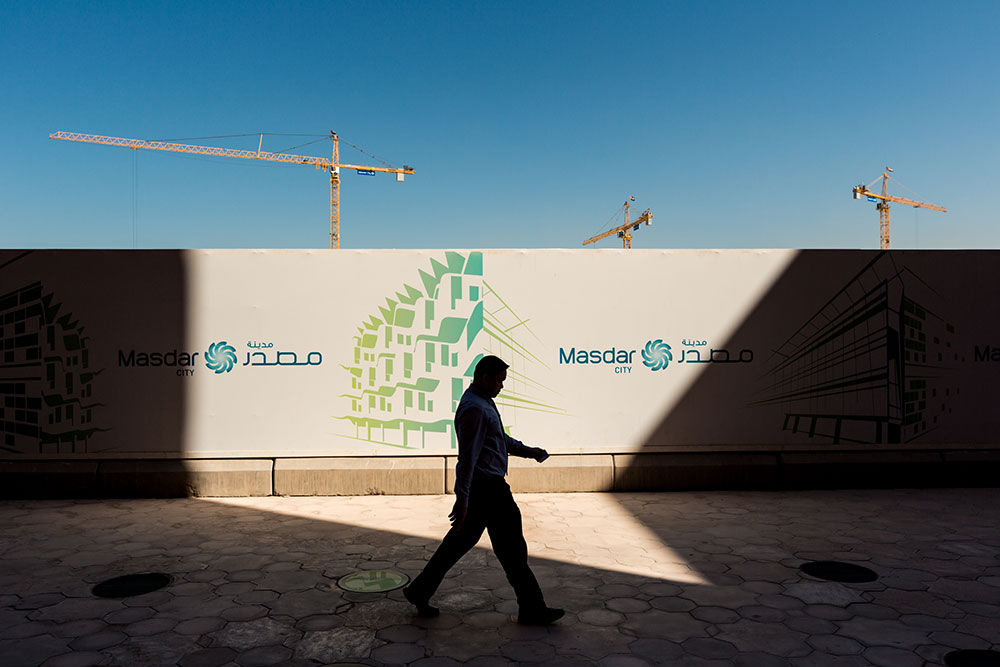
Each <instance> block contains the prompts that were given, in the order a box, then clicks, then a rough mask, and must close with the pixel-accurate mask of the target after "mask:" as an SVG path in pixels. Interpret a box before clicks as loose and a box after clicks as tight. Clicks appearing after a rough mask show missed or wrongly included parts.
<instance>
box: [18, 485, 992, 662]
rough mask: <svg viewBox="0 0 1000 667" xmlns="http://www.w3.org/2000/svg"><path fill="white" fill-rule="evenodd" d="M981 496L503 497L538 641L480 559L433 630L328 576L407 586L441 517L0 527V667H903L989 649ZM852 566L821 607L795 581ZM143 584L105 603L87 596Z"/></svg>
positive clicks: (182, 509) (95, 504)
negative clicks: (810, 564) (860, 569)
mask: <svg viewBox="0 0 1000 667" xmlns="http://www.w3.org/2000/svg"><path fill="white" fill-rule="evenodd" d="M998 500H1000V491H998V490H996V489H968V490H950V489H945V490H900V491H842V492H825V491H824V492H794V493H791V492H789V493H763V492H762V493H735V492H734V493H722V492H720V493H655V494H653V493H651V494H537V495H521V496H518V501H519V503H520V505H521V508H522V512H523V514H524V516H525V532H526V536H527V538H528V542H529V550H530V552H531V554H532V566H533V568H534V570H535V572H536V574H537V575H538V577H539V580H540V581H541V583H542V587H543V589H545V590H546V591H547V595H548V598H549V602H550V604H553V605H555V606H563V607H565V608H566V609H567V610H568V612H569V613H568V614H567V617H566V618H565V619H564V620H563V621H561V622H560V623H559V624H558V625H556V626H553V627H550V628H530V627H522V626H518V625H516V624H514V623H513V622H512V615H513V614H514V613H515V612H516V605H515V603H514V602H513V600H511V597H512V591H511V590H510V588H509V586H508V585H507V583H506V581H505V579H504V577H503V574H502V570H501V569H500V567H499V564H498V563H497V561H496V558H495V557H494V556H493V554H492V552H491V551H489V548H488V547H489V543H488V541H487V540H486V538H484V541H483V543H481V544H480V548H478V549H476V550H475V551H473V552H472V553H470V554H469V555H468V556H466V558H465V559H464V560H463V561H462V562H460V563H459V565H458V566H457V567H456V568H455V570H454V571H453V573H452V574H453V576H451V577H449V578H448V579H446V580H445V583H444V586H443V587H442V589H441V590H440V591H439V593H438V596H437V597H436V598H435V602H436V603H437V604H439V605H440V606H441V608H442V614H441V616H440V617H439V618H436V619H429V620H427V619H420V618H417V617H415V616H413V614H412V607H410V606H409V605H408V604H407V603H405V602H404V601H403V600H402V596H401V594H400V591H398V590H397V591H393V592H390V593H379V594H358V593H346V592H344V591H341V590H339V589H338V588H337V587H336V584H335V582H336V580H337V579H338V578H340V577H341V576H343V575H345V574H348V573H350V572H353V571H357V570H359V569H363V570H366V569H378V568H395V569H398V570H400V571H402V572H405V573H407V574H409V575H411V576H412V575H415V574H416V573H417V572H418V571H419V569H420V568H421V566H422V564H423V562H424V561H425V560H426V558H427V557H428V556H429V554H430V553H431V552H432V550H433V549H434V547H435V546H436V544H437V541H438V539H439V538H440V537H441V535H442V534H443V533H444V531H445V530H446V528H447V522H446V518H445V517H446V515H447V514H448V510H449V509H450V507H451V502H452V498H451V497H446V496H412V497H402V496H395V497H385V496H381V497H378V496H368V497H351V498H254V499H177V500H166V501H164V500H121V501H23V502H12V501H9V502H3V503H0V664H2V665H4V666H6V667H14V666H16V665H32V666H34V665H53V666H55V665H122V666H125V665H173V664H175V663H176V664H179V665H182V666H183V667H196V666H200V665H204V666H210V665H236V664H238V665H242V666H244V667H249V666H251V665H273V664H283V665H322V664H329V663H338V662H352V661H353V662H361V663H364V664H369V665H382V664H411V665H420V666H430V665H455V664H459V663H466V664H470V665H500V664H515V663H541V664H546V665H562V664H575V665H580V664H593V663H598V664H601V665H621V666H626V665H646V664H677V665H705V666H709V665H734V664H735V665H761V666H771V665H775V666H777V665H810V666H812V665H868V664H875V665H893V666H896V665H899V666H902V667H906V666H907V665H922V664H942V662H943V660H942V658H943V655H944V654H945V653H946V652H948V651H951V650H953V649H954V648H965V649H1000V530H998V525H1000V502H998ZM829 559H836V560H843V561H849V562H853V563H858V564H862V565H866V566H868V567H870V568H871V569H873V570H875V571H876V572H877V573H878V574H879V575H880V578H879V579H878V581H876V582H874V583H868V584H838V583H830V582H823V581H819V580H816V579H813V578H810V577H808V576H806V575H804V574H802V573H801V572H800V571H799V570H798V566H799V565H800V564H801V563H803V562H804V561H807V560H829ZM142 571H161V572H166V573H169V574H171V575H173V577H174V580H173V582H172V584H171V585H170V586H168V587H167V588H165V589H163V590H161V591H158V592H154V593H150V594H147V595H144V596H141V597H136V598H127V599H124V600H107V599H101V598H96V597H94V596H93V595H92V594H91V587H92V586H93V585H94V584H95V583H97V582H99V581H102V580H104V579H107V578H110V577H113V576H118V575H121V574H127V573H134V572H142Z"/></svg>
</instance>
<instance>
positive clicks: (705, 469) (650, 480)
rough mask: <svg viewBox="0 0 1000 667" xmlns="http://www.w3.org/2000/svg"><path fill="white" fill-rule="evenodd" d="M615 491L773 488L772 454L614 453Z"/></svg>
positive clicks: (775, 482) (775, 473)
mask: <svg viewBox="0 0 1000 667" xmlns="http://www.w3.org/2000/svg"><path fill="white" fill-rule="evenodd" d="M614 465H615V487H614V489H615V491H667V490H669V491H687V490H694V489H776V488H778V458H777V456H776V455H775V454H772V453H766V452H765V453H730V452H720V453H705V454H701V453H687V452H685V453H663V454H616V455H615V457H614Z"/></svg>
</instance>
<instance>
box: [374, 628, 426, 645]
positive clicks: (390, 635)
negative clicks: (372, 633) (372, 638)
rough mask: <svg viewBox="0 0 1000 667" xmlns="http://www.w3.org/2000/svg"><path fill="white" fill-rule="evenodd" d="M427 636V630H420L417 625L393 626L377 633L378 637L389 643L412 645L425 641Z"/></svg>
mask: <svg viewBox="0 0 1000 667" xmlns="http://www.w3.org/2000/svg"><path fill="white" fill-rule="evenodd" d="M426 635H427V630H426V629H425V628H418V627H416V626H415V625H393V626H391V627H388V628H383V629H381V630H379V631H378V633H376V636H377V637H378V638H379V639H381V640H383V641H387V642H396V643H410V642H415V641H419V640H421V639H423V638H424V637H425V636H426Z"/></svg>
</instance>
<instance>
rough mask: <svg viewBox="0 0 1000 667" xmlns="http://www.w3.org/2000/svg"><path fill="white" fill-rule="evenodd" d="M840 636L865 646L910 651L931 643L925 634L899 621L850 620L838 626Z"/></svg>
mask: <svg viewBox="0 0 1000 667" xmlns="http://www.w3.org/2000/svg"><path fill="white" fill-rule="evenodd" d="M840 634H842V635H844V636H845V637H850V638H852V639H856V640H858V641H859V642H861V643H862V644H865V645H866V646H892V647H895V648H902V649H907V650H912V649H914V648H916V647H917V646H920V645H921V644H929V643H931V641H930V639H929V638H928V637H927V633H925V632H922V631H920V630H914V629H913V628H910V627H907V626H905V625H903V624H902V623H900V622H899V621H886V620H880V619H872V618H851V619H848V620H846V621H843V622H841V624H840Z"/></svg>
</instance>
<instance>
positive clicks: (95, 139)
mask: <svg viewBox="0 0 1000 667" xmlns="http://www.w3.org/2000/svg"><path fill="white" fill-rule="evenodd" d="M49 139H63V140H65V141H79V142H83V143H89V144H104V145H106V146H122V147H124V148H131V149H132V150H140V149H144V150H153V151H168V152H173V153H196V154H199V155H215V156H219V157H232V158H243V159H247V160H265V161H268V162H283V163H285V164H303V165H312V166H314V167H315V168H316V169H328V170H329V171H330V248H331V249H335V248H340V170H341V169H342V168H343V169H355V170H357V171H358V172H359V173H364V174H367V175H372V174H374V173H375V172H381V173H388V174H396V181H397V182H399V181H402V180H403V178H404V176H405V175H406V174H412V173H413V168H412V167H409V166H406V165H404V166H403V167H402V168H395V167H371V166H366V165H357V164H342V163H341V162H340V140H339V137H338V136H337V133H336V132H333V131H331V132H330V141H331V143H332V144H333V146H332V150H331V155H330V159H326V158H322V157H315V156H312V155H292V154H289V153H269V152H266V151H262V150H261V146H262V145H263V142H264V135H263V134H261V136H260V143H258V144H257V150H256V151H249V150H242V149H236V148H221V147H218V146H199V145H197V144H178V143H173V142H168V141H146V140H144V139H127V138H125V137H105V136H101V135H97V134H81V133H79V132H62V131H60V132H55V133H53V134H50V135H49Z"/></svg>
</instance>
